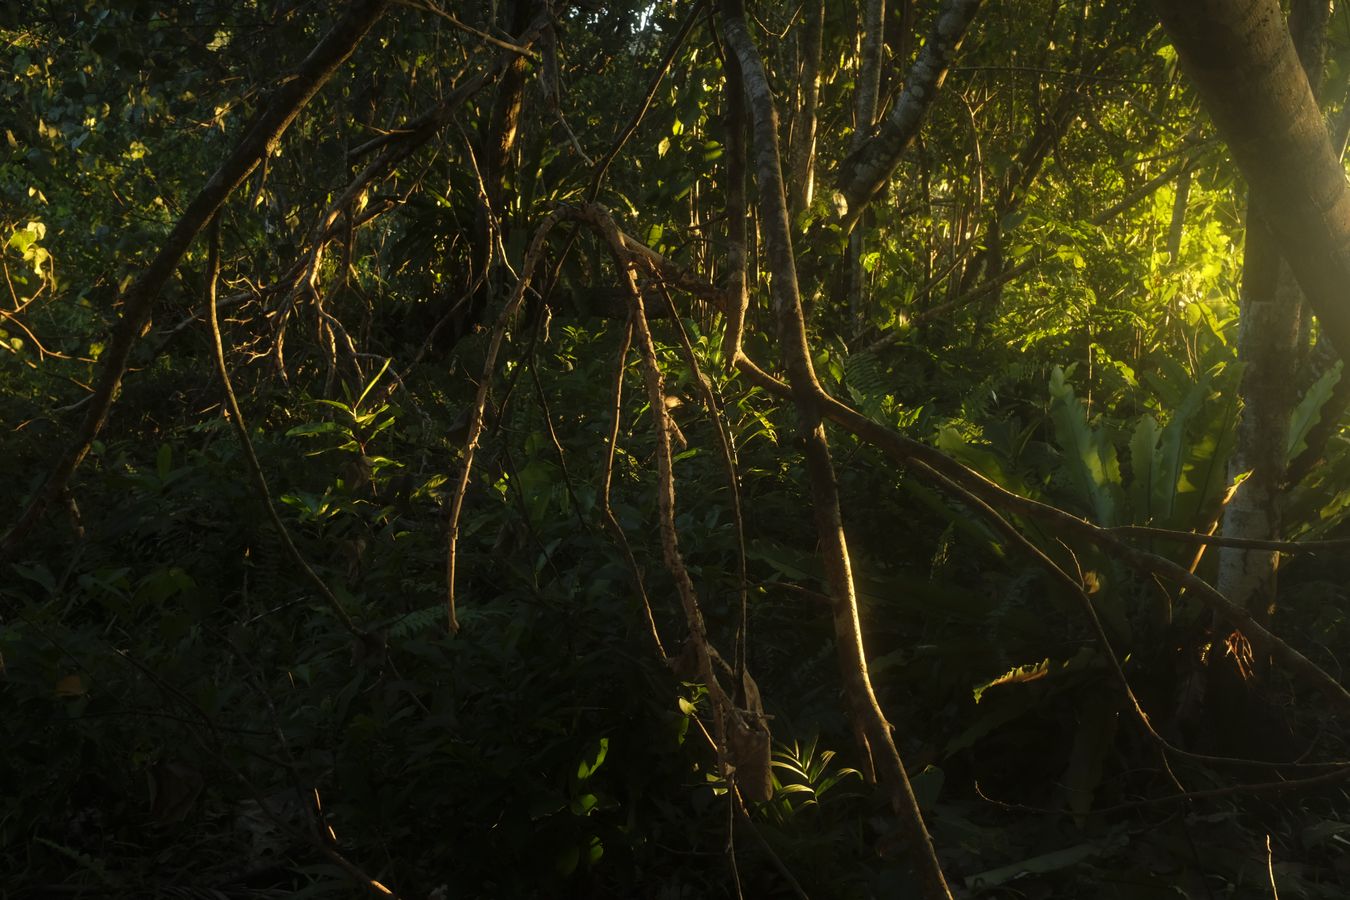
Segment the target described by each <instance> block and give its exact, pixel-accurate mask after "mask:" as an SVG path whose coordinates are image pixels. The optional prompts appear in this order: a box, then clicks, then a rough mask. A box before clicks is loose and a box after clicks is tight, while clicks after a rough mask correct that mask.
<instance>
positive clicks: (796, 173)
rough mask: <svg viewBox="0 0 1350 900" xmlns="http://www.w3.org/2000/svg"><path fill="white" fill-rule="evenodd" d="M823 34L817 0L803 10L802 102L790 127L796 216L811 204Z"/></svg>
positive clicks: (791, 204) (791, 199) (791, 200)
mask: <svg viewBox="0 0 1350 900" xmlns="http://www.w3.org/2000/svg"><path fill="white" fill-rule="evenodd" d="M824 33H825V0H816V2H815V4H814V6H812V7H810V8H808V10H807V13H806V27H805V28H804V29H803V30H802V35H801V42H802V43H801V48H802V49H801V52H802V76H801V78H802V81H801V91H802V104H801V109H799V110H798V112H797V124H796V127H795V128H793V129H792V149H791V151H790V152H791V160H792V161H791V163H790V170H791V172H792V180H791V181H790V182H789V185H788V187H789V191H790V194H789V196H788V212H789V213H791V215H792V216H793V217H794V218H795V217H796V216H798V215H800V214H801V213H802V212H803V211H804V210H806V209H809V208H810V206H811V197H812V195H813V193H814V188H815V175H816V125H817V122H818V121H819V117H818V115H817V110H818V109H819V106H820V52H821V42H822V39H823V37H824Z"/></svg>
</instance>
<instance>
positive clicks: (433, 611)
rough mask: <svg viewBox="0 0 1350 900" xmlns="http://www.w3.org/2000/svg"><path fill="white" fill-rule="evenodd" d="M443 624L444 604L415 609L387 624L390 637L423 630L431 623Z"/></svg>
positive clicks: (407, 635)
mask: <svg viewBox="0 0 1350 900" xmlns="http://www.w3.org/2000/svg"><path fill="white" fill-rule="evenodd" d="M436 624H442V625H443V624H445V604H444V603H438V604H436V605H435V606H427V607H424V608H422V609H415V610H413V611H412V612H410V613H408V614H406V615H405V616H403V617H402V618H401V619H399V620H398V621H397V622H395V623H394V624H393V625H390V626H389V636H390V637H391V638H403V637H409V636H411V635H414V634H417V633H418V632H420V631H425V630H427V629H428V628H430V627H431V626H433V625H436Z"/></svg>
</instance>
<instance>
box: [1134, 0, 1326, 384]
mask: <svg viewBox="0 0 1350 900" xmlns="http://www.w3.org/2000/svg"><path fill="white" fill-rule="evenodd" d="M1155 6H1156V8H1157V10H1158V15H1159V17H1160V18H1161V20H1162V23H1163V26H1164V27H1165V28H1166V29H1167V32H1168V34H1169V35H1170V36H1171V38H1172V42H1173V44H1174V45H1175V46H1176V49H1177V53H1178V55H1179V57H1180V59H1181V63H1182V66H1183V67H1184V68H1185V70H1186V72H1187V73H1188V74H1189V76H1190V78H1191V80H1192V81H1193V82H1194V83H1195V86H1196V88H1197V90H1198V91H1199V92H1200V95H1201V97H1202V98H1203V100H1204V102H1205V106H1206V108H1207V109H1208V111H1209V113H1210V116H1211V117H1212V118H1213V120H1214V123H1215V125H1216V126H1217V127H1218V129H1219V132H1220V134H1221V135H1222V136H1223V137H1224V139H1225V141H1227V143H1228V147H1229V149H1230V150H1231V152H1232V154H1233V158H1234V160H1235V161H1236V162H1237V164H1238V166H1239V168H1240V169H1241V170H1242V174H1243V175H1244V176H1245V177H1246V179H1247V183H1248V185H1250V187H1251V190H1252V195H1253V196H1256V197H1260V198H1262V199H1263V200H1264V202H1265V203H1266V207H1265V219H1266V222H1267V224H1268V225H1269V227H1270V230H1271V232H1272V234H1273V235H1274V238H1275V241H1276V244H1277V245H1278V246H1279V248H1280V250H1281V251H1282V252H1283V253H1284V256H1285V259H1286V260H1287V261H1288V263H1289V267H1290V269H1292V270H1293V272H1294V275H1295V277H1296V278H1297V279H1298V282H1299V285H1300V287H1302V288H1303V292H1304V295H1305V296H1306V297H1307V299H1308V302H1309V304H1310V305H1311V306H1312V309H1313V311H1314V312H1315V313H1316V314H1317V317H1318V320H1319V322H1320V323H1321V326H1322V329H1323V330H1324V331H1325V332H1326V334H1327V335H1328V337H1329V338H1330V339H1331V341H1332V344H1333V345H1334V346H1335V347H1336V350H1337V352H1338V353H1339V354H1340V356H1341V357H1342V358H1343V359H1344V358H1346V355H1347V354H1348V353H1350V296H1348V295H1347V285H1350V191H1347V189H1346V181H1345V172H1344V170H1343V169H1342V168H1341V163H1340V160H1339V159H1338V157H1337V155H1336V152H1335V150H1334V149H1333V148H1332V144H1331V139H1330V137H1329V136H1328V134H1327V128H1326V124H1325V123H1324V122H1323V120H1322V114H1321V112H1320V111H1319V110H1318V107H1317V101H1316V99H1315V98H1314V96H1313V92H1312V89H1311V87H1310V86H1309V84H1308V79H1307V77H1306V76H1305V74H1304V71H1303V65H1302V63H1301V62H1300V60H1299V57H1298V53H1297V51H1296V50H1295V49H1294V43H1293V40H1292V38H1291V37H1290V34H1289V29H1288V28H1287V27H1286V26H1285V21H1284V14H1283V13H1282V12H1281V10H1280V5H1279V2H1278V0H1191V2H1186V3H1174V2H1171V0H1156V2H1155Z"/></svg>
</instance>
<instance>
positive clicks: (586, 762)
mask: <svg viewBox="0 0 1350 900" xmlns="http://www.w3.org/2000/svg"><path fill="white" fill-rule="evenodd" d="M608 755H609V738H607V737H602V738H600V740H599V741H597V742H596V744H595V750H594V751H592V752H591V753H590V754H589V755H587V756H586V757H585V758H583V759H582V760H581V762H580V763H579V764H578V765H577V780H578V781H585V780H586V779H587V778H590V777H591V776H592V775H594V774H595V770H596V769H598V768H600V766H602V765H603V764H604V762H605V757H606V756H608Z"/></svg>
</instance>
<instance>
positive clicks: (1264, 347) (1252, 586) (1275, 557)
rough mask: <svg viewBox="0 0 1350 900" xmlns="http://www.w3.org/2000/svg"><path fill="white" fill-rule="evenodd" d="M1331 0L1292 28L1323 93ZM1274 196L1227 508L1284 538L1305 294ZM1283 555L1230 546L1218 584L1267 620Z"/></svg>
mask: <svg viewBox="0 0 1350 900" xmlns="http://www.w3.org/2000/svg"><path fill="white" fill-rule="evenodd" d="M1330 13H1331V4H1330V2H1329V0H1294V4H1293V8H1292V12H1291V16H1290V21H1289V27H1290V31H1291V33H1292V34H1293V36H1294V39H1295V42H1296V43H1295V47H1296V49H1297V51H1298V55H1299V58H1300V59H1301V60H1302V64H1303V66H1304V68H1305V72H1306V75H1307V79H1308V83H1309V86H1310V88H1311V89H1312V92H1313V95H1314V96H1316V94H1317V92H1318V88H1319V87H1320V84H1321V80H1322V77H1321V75H1322V60H1323V57H1324V55H1325V40H1324V32H1325V29H1326V23H1327V19H1328V17H1329V16H1330ZM1269 205H1270V199H1269V198H1267V197H1264V196H1262V195H1261V194H1259V193H1257V192H1256V191H1253V192H1252V197H1251V201H1250V204H1249V208H1248V211H1247V247H1246V255H1245V259H1244V263H1243V284H1242V297H1241V319H1240V320H1239V321H1240V330H1239V332H1238V359H1239V360H1240V361H1241V362H1242V363H1243V364H1244V368H1243V373H1242V385H1241V395H1242V401H1243V410H1242V418H1241V419H1240V420H1239V422H1238V427H1237V444H1236V449H1235V450H1234V453H1233V458H1232V460H1231V461H1230V462H1229V465H1228V475H1229V479H1230V481H1231V480H1233V479H1236V478H1237V477H1238V476H1240V475H1241V474H1243V473H1245V472H1250V473H1251V474H1250V476H1249V477H1248V478H1247V480H1246V481H1245V482H1244V483H1243V484H1242V486H1241V487H1239V488H1238V490H1237V493H1236V494H1234V495H1233V499H1232V500H1231V501H1230V502H1229V504H1228V506H1227V507H1226V508H1225V509H1224V517H1223V534H1225V535H1227V536H1229V537H1240V538H1255V539H1259V540H1265V539H1275V538H1278V537H1279V536H1280V533H1281V528H1280V514H1279V507H1280V498H1281V496H1282V494H1283V486H1284V481H1285V472H1286V464H1287V462H1288V459H1287V452H1288V440H1289V416H1290V413H1291V411H1292V410H1293V407H1294V404H1295V403H1296V402H1297V396H1296V394H1295V391H1294V385H1295V381H1296V377H1297V369H1298V364H1299V359H1300V357H1301V354H1300V352H1299V341H1300V337H1301V329H1300V327H1299V319H1300V309H1301V307H1302V305H1303V297H1302V294H1301V292H1300V291H1299V289H1298V285H1297V283H1295V281H1294V278H1293V276H1292V273H1290V271H1289V268H1288V266H1286V265H1285V262H1284V259H1283V257H1282V256H1281V255H1280V253H1279V251H1278V249H1276V246H1275V238H1274V235H1272V234H1271V233H1270V231H1269V229H1268V228H1267V227H1266V225H1265V216H1264V211H1265V209H1266V207H1268V206H1269ZM1278 562H1279V554H1277V553H1272V552H1270V551H1260V550H1243V549H1240V548H1236V547H1224V548H1221V549H1220V551H1219V573H1218V580H1217V582H1216V584H1215V587H1216V588H1218V590H1219V592H1220V593H1222V594H1223V595H1224V596H1226V597H1228V599H1230V600H1232V601H1233V602H1234V603H1236V604H1238V605H1239V606H1242V607H1243V608H1245V609H1248V610H1250V611H1251V612H1252V614H1253V615H1254V616H1256V617H1257V618H1258V619H1260V620H1262V621H1265V619H1266V617H1267V616H1268V615H1269V612H1270V611H1271V609H1272V608H1273V605H1274V601H1275V597H1274V589H1275V570H1276V566H1277V565H1278Z"/></svg>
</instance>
